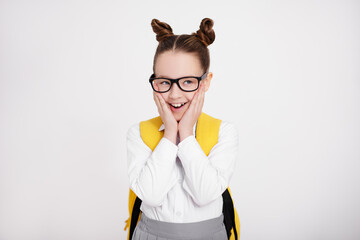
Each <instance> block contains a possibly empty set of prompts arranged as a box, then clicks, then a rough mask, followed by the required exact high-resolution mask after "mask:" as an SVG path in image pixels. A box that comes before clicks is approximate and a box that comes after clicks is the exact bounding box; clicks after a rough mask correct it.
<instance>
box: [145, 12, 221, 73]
mask: <svg viewBox="0 0 360 240" xmlns="http://www.w3.org/2000/svg"><path fill="white" fill-rule="evenodd" d="M213 25H214V21H213V20H212V19H210V18H204V19H203V20H202V21H201V23H200V29H199V30H197V32H193V33H192V34H191V35H189V34H181V35H174V34H173V31H172V28H171V27H170V25H169V24H167V23H165V22H160V21H159V20H157V19H155V18H154V19H153V20H152V21H151V27H152V29H153V31H154V32H155V33H156V40H157V41H158V42H159V45H158V47H157V49H156V52H155V56H154V62H153V72H154V73H155V63H156V59H157V57H158V56H159V55H160V54H161V53H163V52H166V51H170V50H173V51H183V52H186V53H195V54H197V56H198V57H199V60H200V63H201V67H202V68H203V70H204V72H207V71H208V70H209V66H210V54H209V49H208V48H207V46H209V45H210V44H212V43H213V42H214V40H215V32H214V30H213V29H212V27H213Z"/></svg>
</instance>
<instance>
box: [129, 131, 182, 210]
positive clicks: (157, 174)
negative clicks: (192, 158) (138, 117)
mask: <svg viewBox="0 0 360 240" xmlns="http://www.w3.org/2000/svg"><path fill="white" fill-rule="evenodd" d="M177 151H178V147H177V146H176V145H175V144H174V143H172V142H171V141H170V140H168V139H167V138H162V139H161V140H160V142H159V144H158V145H157V146H156V148H155V149H154V151H151V149H150V148H149V147H148V146H147V145H146V144H145V143H144V141H143V140H142V138H141V136H140V126H139V124H136V125H133V126H132V127H131V128H130V129H129V130H128V133H127V165H128V176H129V183H130V188H131V190H133V191H134V193H135V194H136V195H137V196H138V197H139V198H140V199H141V200H142V201H143V202H144V203H145V204H147V205H149V206H153V207H157V206H161V205H162V202H163V201H164V199H165V197H166V195H167V193H168V191H169V190H170V189H171V188H172V187H173V186H174V185H175V184H176V182H177V178H178V176H177V174H178V173H177V171H176V164H175V162H176V155H177Z"/></svg>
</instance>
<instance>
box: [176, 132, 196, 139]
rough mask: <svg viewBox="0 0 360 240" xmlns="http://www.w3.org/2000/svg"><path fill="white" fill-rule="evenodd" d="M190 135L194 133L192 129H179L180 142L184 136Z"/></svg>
mask: <svg viewBox="0 0 360 240" xmlns="http://www.w3.org/2000/svg"><path fill="white" fill-rule="evenodd" d="M192 135H194V134H193V132H192V131H180V132H179V137H180V142H182V141H183V140H184V139H185V138H187V137H189V136H192Z"/></svg>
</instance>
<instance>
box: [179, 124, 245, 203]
mask: <svg viewBox="0 0 360 240" xmlns="http://www.w3.org/2000/svg"><path fill="white" fill-rule="evenodd" d="M238 145H239V139H238V131H237V129H236V128H235V125H234V124H232V123H228V122H224V121H222V123H221V125H220V131H219V139H218V142H217V144H216V145H215V146H214V147H213V148H212V149H211V151H210V153H209V155H208V156H206V154H205V153H204V151H203V150H202V149H201V147H200V145H199V143H198V142H197V140H196V138H195V137H194V136H193V135H192V136H189V137H187V138H185V139H184V140H183V141H182V142H180V143H179V145H178V148H179V149H178V156H179V158H180V160H181V162H182V165H183V167H184V171H185V176H184V181H183V188H184V189H185V191H186V192H188V193H189V194H190V196H191V197H192V198H193V200H194V201H195V202H196V203H197V204H198V205H200V206H202V205H206V204H208V203H209V202H211V201H213V200H215V199H216V198H218V197H219V196H220V195H221V194H222V193H223V192H224V191H225V190H226V188H227V187H228V186H229V182H230V179H231V176H232V175H233V172H234V169H235V166H236V159H237V157H238Z"/></svg>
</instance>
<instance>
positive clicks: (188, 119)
mask: <svg viewBox="0 0 360 240" xmlns="http://www.w3.org/2000/svg"><path fill="white" fill-rule="evenodd" d="M204 98H205V86H204V84H202V83H200V87H199V91H198V92H197V93H195V94H194V96H193V98H192V100H191V102H190V106H189V108H188V109H187V110H186V112H185V113H184V115H183V116H182V118H181V120H180V122H179V135H180V142H181V141H182V140H184V139H185V138H187V137H188V136H190V135H193V128H194V124H195V123H196V121H197V120H198V118H199V117H200V115H201V112H202V107H203V105H204Z"/></svg>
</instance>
